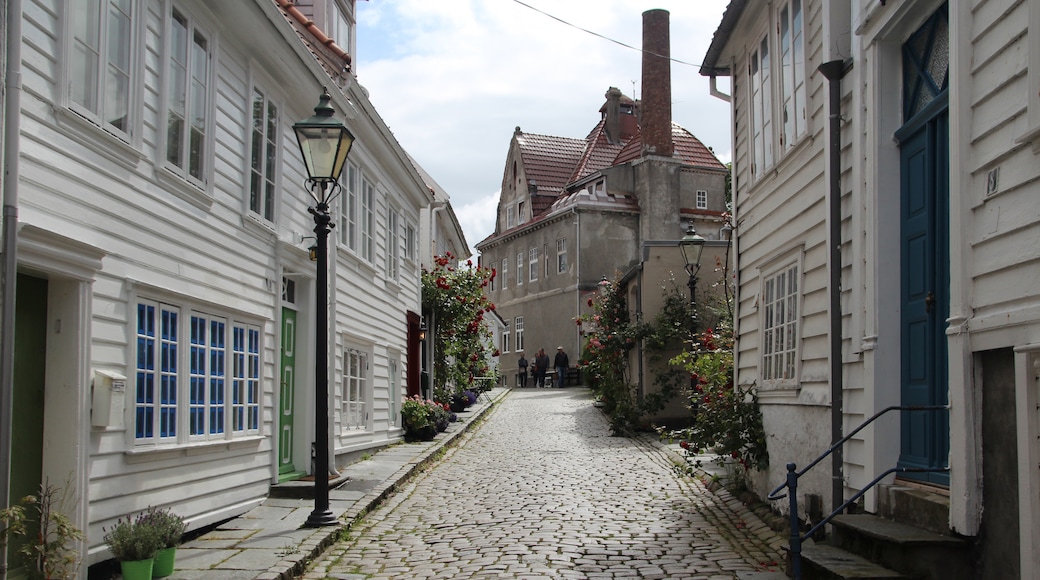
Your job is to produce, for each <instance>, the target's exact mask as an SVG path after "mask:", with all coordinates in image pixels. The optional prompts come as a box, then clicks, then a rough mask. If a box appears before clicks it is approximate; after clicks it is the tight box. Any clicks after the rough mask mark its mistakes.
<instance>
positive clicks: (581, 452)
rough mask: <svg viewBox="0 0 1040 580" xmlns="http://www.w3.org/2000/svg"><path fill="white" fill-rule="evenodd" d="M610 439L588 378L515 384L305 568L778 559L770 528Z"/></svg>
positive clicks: (734, 564)
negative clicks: (543, 385) (568, 384)
mask: <svg viewBox="0 0 1040 580" xmlns="http://www.w3.org/2000/svg"><path fill="white" fill-rule="evenodd" d="M672 466H673V454H671V453H670V452H669V451H667V450H666V449H664V448H663V447H661V446H659V445H656V444H654V443H653V442H649V441H643V440H633V439H628V438H619V437H611V436H610V435H609V430H608V426H607V422H606V420H605V418H604V417H603V415H602V413H601V412H600V410H599V409H596V408H595V407H593V406H592V399H591V396H590V395H589V392H588V391H587V390H586V389H555V390H541V389H525V390H514V391H513V392H512V393H511V394H510V395H508V396H507V397H505V398H504V400H503V401H502V402H501V404H500V405H499V406H498V408H497V409H495V410H494V411H493V412H492V413H490V414H489V415H488V417H487V420H486V422H485V423H484V425H482V426H481V427H479V428H478V429H476V430H474V431H473V432H472V433H470V434H468V435H467V436H466V438H465V439H464V440H463V441H462V443H461V444H460V445H459V446H457V447H454V448H452V449H449V450H448V451H447V453H446V455H445V457H444V458H443V460H442V461H440V462H439V463H437V464H436V465H435V466H434V467H432V468H431V469H429V470H427V471H426V472H424V473H423V474H421V475H419V476H418V477H417V478H416V479H414V480H413V481H411V482H409V483H407V484H406V485H405V486H404V487H403V488H402V489H401V490H400V491H399V492H397V493H396V494H395V495H394V496H393V497H391V498H390V499H389V500H388V501H387V502H386V503H385V504H384V505H383V506H381V507H380V508H379V509H377V510H376V511H374V512H373V513H371V514H369V515H368V516H367V518H366V519H365V520H364V521H363V522H361V523H360V524H358V525H357V526H356V527H355V528H354V529H353V530H352V531H351V534H350V537H349V539H348V540H346V541H341V542H338V543H336V544H335V545H333V546H332V547H331V548H330V549H329V550H327V551H326V552H325V553H324V555H323V556H322V557H321V558H320V559H319V560H318V561H317V562H315V563H314V564H313V565H312V566H311V567H310V568H309V569H308V571H307V573H306V575H305V576H304V577H305V578H308V579H321V578H335V579H350V580H353V579H355V578H358V579H360V578H697V579H701V578H704V579H733V578H737V577H738V575H739V576H740V577H743V576H744V573H748V572H754V571H765V570H776V569H777V565H776V564H777V562H779V561H780V559H781V555H780V554H779V553H778V552H777V549H776V547H777V546H778V545H779V544H780V542H779V541H778V540H779V537H778V536H777V535H776V534H775V533H774V532H773V531H772V530H770V529H768V528H767V527H765V526H764V525H763V524H762V523H761V522H760V521H759V520H758V519H757V518H756V517H755V516H753V515H752V514H750V512H747V511H746V510H743V509H742V506H740V505H739V503H737V502H735V501H728V502H727V501H723V498H724V497H729V496H728V494H723V495H722V496H720V495H716V494H714V493H712V492H710V491H708V490H707V489H706V488H705V487H704V485H702V483H701V482H700V481H698V480H696V479H693V478H689V477H686V478H679V477H677V476H676V475H675V474H674V471H673V468H672Z"/></svg>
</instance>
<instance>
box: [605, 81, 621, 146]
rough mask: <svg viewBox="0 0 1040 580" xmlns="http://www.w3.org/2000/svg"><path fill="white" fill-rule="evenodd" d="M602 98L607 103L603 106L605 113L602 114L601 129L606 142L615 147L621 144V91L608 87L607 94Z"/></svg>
mask: <svg viewBox="0 0 1040 580" xmlns="http://www.w3.org/2000/svg"><path fill="white" fill-rule="evenodd" d="M603 96H605V97H606V98H607V103H606V105H604V106H605V107H606V111H605V112H604V118H603V123H604V127H603V128H604V129H605V130H606V132H607V142H608V143H610V144H611V145H617V144H618V143H620V142H621V91H620V90H618V88H617V87H610V88H609V89H607V94H605V95H603Z"/></svg>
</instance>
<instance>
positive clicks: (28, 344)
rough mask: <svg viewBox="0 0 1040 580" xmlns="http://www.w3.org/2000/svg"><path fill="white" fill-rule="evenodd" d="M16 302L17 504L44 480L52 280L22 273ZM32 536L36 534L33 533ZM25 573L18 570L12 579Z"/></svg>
mask: <svg viewBox="0 0 1040 580" xmlns="http://www.w3.org/2000/svg"><path fill="white" fill-rule="evenodd" d="M15 295H16V298H15V330H14V332H15V338H14V399H13V401H12V402H13V405H12V407H13V408H12V412H13V415H14V416H13V421H12V423H11V480H10V481H11V487H10V494H9V498H8V500H9V501H10V503H11V505H14V504H16V503H18V501H19V500H21V499H22V498H23V497H25V496H27V495H30V494H32V495H36V494H38V493H39V491H40V483H41V482H42V481H43V401H44V381H45V378H46V365H45V358H44V353H45V352H46V349H47V280H44V279H42V278H35V277H32V276H26V275H24V274H19V275H18V282H17V290H16V293H15ZM27 535H28V537H32V536H33V535H34V532H33V531H32V530H30V533H29V534H27ZM22 545H24V544H23V543H22V542H18V541H17V539H15V540H14V541H12V543H11V545H9V546H8V547H7V560H8V562H10V563H11V564H12V565H15V566H16V565H17V564H18V563H19V562H20V561H21V560H20V558H19V557H18V556H17V551H18V549H19V548H21V546H22ZM20 574H21V572H18V571H12V573H11V575H10V576H9V577H10V578H19V577H20Z"/></svg>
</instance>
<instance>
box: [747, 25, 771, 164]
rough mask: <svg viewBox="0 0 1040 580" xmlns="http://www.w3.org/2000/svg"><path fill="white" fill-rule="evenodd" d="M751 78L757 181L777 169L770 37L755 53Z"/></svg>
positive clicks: (752, 153)
mask: <svg viewBox="0 0 1040 580" xmlns="http://www.w3.org/2000/svg"><path fill="white" fill-rule="evenodd" d="M748 74H749V77H750V78H749V84H750V86H751V90H750V95H749V97H750V99H751V106H750V107H749V110H750V114H751V123H750V127H751V156H752V158H751V173H752V175H753V176H754V177H756V178H757V177H760V176H761V175H762V174H763V173H764V172H765V170H766V168H768V167H770V166H772V165H773V133H772V131H773V113H772V108H773V103H772V87H771V86H770V82H771V80H770V76H769V37H768V36H766V37H763V38H762V41H761V42H760V43H759V44H758V47H757V48H756V49H755V50H754V51H753V52H752V53H751V56H750V63H749V65H748Z"/></svg>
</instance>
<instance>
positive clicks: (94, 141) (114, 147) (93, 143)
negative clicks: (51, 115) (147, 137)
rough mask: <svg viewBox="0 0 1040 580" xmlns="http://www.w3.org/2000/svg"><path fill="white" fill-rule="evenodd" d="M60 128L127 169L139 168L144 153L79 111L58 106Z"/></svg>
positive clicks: (72, 137) (70, 136)
mask: <svg viewBox="0 0 1040 580" xmlns="http://www.w3.org/2000/svg"><path fill="white" fill-rule="evenodd" d="M56 117H57V121H58V128H59V129H60V130H61V132H62V133H64V134H65V135H66V136H67V137H69V138H70V139H72V140H73V141H75V142H77V143H79V144H80V145H83V146H84V147H87V148H88V149H90V150H91V151H93V152H95V153H97V154H99V155H101V156H103V157H104V158H105V159H108V160H109V161H112V162H114V163H117V164H119V165H120V166H122V167H124V168H126V169H131V170H134V169H137V166H138V164H139V163H140V162H141V160H142V159H144V158H145V155H144V153H142V152H141V151H139V150H138V149H137V148H135V147H134V146H132V145H130V144H129V143H127V142H126V141H124V140H123V139H120V138H119V137H117V136H115V135H113V134H112V133H109V132H108V131H106V130H104V129H102V128H101V127H99V126H98V125H96V124H95V123H93V122H92V121H90V120H88V119H86V118H85V117H83V116H82V115H80V114H79V113H76V112H75V111H72V110H70V109H66V108H64V107H59V108H57V115H56Z"/></svg>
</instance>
